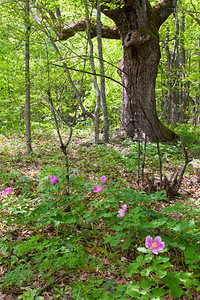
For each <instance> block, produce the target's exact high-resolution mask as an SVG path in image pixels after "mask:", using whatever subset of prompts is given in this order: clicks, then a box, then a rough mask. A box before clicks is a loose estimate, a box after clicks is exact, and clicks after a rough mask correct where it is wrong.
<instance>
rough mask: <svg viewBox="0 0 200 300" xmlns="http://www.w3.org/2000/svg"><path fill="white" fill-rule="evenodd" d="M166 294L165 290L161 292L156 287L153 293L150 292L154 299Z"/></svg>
mask: <svg viewBox="0 0 200 300" xmlns="http://www.w3.org/2000/svg"><path fill="white" fill-rule="evenodd" d="M166 294H167V292H166V291H165V290H163V289H161V288H158V287H156V288H154V289H153V291H152V295H153V296H154V297H161V296H164V295H166Z"/></svg>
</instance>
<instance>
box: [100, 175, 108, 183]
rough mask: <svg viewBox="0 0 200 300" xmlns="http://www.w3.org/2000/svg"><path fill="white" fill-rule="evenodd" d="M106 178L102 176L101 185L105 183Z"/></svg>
mask: <svg viewBox="0 0 200 300" xmlns="http://www.w3.org/2000/svg"><path fill="white" fill-rule="evenodd" d="M106 181H107V177H106V176H105V175H104V176H102V177H101V183H106Z"/></svg>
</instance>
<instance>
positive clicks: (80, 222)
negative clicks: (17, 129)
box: [0, 130, 200, 300]
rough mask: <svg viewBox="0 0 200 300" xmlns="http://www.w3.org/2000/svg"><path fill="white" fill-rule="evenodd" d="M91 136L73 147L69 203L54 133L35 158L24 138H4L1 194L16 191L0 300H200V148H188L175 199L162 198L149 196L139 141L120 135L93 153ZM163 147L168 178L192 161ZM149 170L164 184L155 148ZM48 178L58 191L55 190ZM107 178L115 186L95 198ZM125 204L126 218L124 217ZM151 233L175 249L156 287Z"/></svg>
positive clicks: (3, 241)
mask: <svg viewBox="0 0 200 300" xmlns="http://www.w3.org/2000/svg"><path fill="white" fill-rule="evenodd" d="M91 134H92V132H89V133H88V132H87V133H86V132H85V131H83V130H82V131H81V130H79V131H77V132H76V134H75V135H74V136H73V137H72V141H71V143H70V145H69V148H68V156H69V166H70V195H67V193H66V176H65V172H66V170H65V162H64V159H63V155H62V152H61V150H60V147H59V143H58V139H57V137H56V134H55V133H53V132H51V133H47V132H46V133H44V132H37V133H34V134H33V145H32V146H33V153H31V154H27V153H26V148H25V137H24V136H23V135H20V134H15V135H14V134H4V135H3V134H2V135H0V172H1V173H0V193H2V192H3V191H4V190H5V189H6V188H8V187H9V188H12V193H11V194H8V195H6V196H3V195H2V196H0V253H1V258H0V259H1V260H0V262H1V267H0V300H1V299H2V300H3V299H5V300H12V299H29V300H31V299H38V300H40V299H91V300H92V299H105V300H106V299H144V300H146V299H168V300H171V299H183V300H184V299H200V283H199V278H198V276H199V274H200V266H199V263H200V249H199V245H200V244H199V233H200V232H199V222H200V220H199V206H200V183H199V179H200V178H198V174H197V171H196V170H198V169H199V168H200V146H199V145H198V144H197V145H195V147H193V148H191V149H190V148H189V149H188V153H189V155H191V158H192V161H191V162H190V163H189V164H188V166H187V168H186V172H185V174H184V178H183V182H182V185H181V187H180V190H179V194H178V195H177V196H176V197H174V199H170V200H169V199H168V198H167V197H166V196H165V193H164V192H159V191H156V190H154V192H153V193H151V194H149V195H147V194H146V193H145V192H142V191H141V189H142V188H141V183H139V184H138V182H137V173H138V144H137V142H132V141H130V140H120V139H119V138H117V137H113V138H112V139H111V140H110V142H109V143H108V144H100V145H94V144H93V143H92V142H91ZM66 139H67V137H66ZM141 147H143V145H141ZM160 149H161V156H162V164H163V173H164V174H166V175H167V176H168V178H169V177H170V176H171V174H172V173H173V170H174V168H175V167H177V169H178V170H181V168H182V166H183V164H184V154H183V151H182V149H181V147H178V146H174V145H164V144H163V145H160ZM128 150H129V153H130V154H128V153H127V151H128ZM140 152H141V162H140V165H141V164H142V154H143V152H142V148H141V151H140ZM144 171H145V174H147V173H148V176H150V177H149V178H150V179H152V178H153V177H154V178H155V182H156V180H159V159H158V155H157V147H156V145H154V144H148V145H147V150H146V161H145V167H144ZM50 175H55V176H57V177H58V179H59V180H58V184H55V185H51V184H50V183H49V176H50ZM101 176H106V177H107V182H106V183H105V184H104V185H103V191H102V192H100V193H94V186H98V185H101V181H100V178H101ZM138 188H139V190H140V191H139V190H138ZM155 188H156V186H155ZM144 189H145V187H144ZM123 204H127V205H128V211H127V213H126V215H125V217H124V218H117V212H118V210H119V209H120V208H121V206H122V205H123ZM119 219H120V220H119ZM133 219H134V220H133ZM148 224H149V225H148ZM148 234H150V235H152V236H156V235H159V236H161V237H162V239H163V240H164V241H165V244H166V245H167V249H166V251H165V252H163V253H162V254H164V256H163V257H164V258H163V261H164V259H165V258H166V265H165V266H164V263H163V262H162V263H163V264H162V266H161V265H160V264H159V263H157V267H158V269H159V268H160V271H162V272H163V274H165V275H166V276H163V275H160V277H159V276H158V277H159V278H158V279H157V281H156V279H155V274H157V273H156V272H155V271H154V269H152V275H149V274H150V272H151V270H150V269H148V268H149V266H150V265H151V262H150V261H151V260H153V259H154V256H153V255H152V254H151V253H149V252H147V253H146V252H145V249H144V248H145V237H146V236H147V235H148ZM187 243H188V244H187ZM146 250H147V249H146ZM148 251H150V250H148ZM147 255H149V260H147V261H146V263H143V265H141V266H139V265H138V267H137V268H136V267H135V266H133V264H132V263H133V262H135V261H136V260H138V261H140V259H141V261H143V260H145V257H147ZM193 255H194V256H193ZM137 257H139V258H137ZM198 266H199V267H198ZM134 268H135V269H134ZM145 270H147V271H148V270H149V271H148V272H147V271H145ZM145 272H147V273H145ZM172 274H173V276H174V280H175V282H177V285H176V284H175V286H173V284H172V282H173V278H172V279H171V277H170V276H172ZM165 277H166V278H167V279H166V280H165ZM155 282H157V283H155ZM134 283H135V285H134ZM130 286H131V287H133V288H132V289H130V288H129V287H130Z"/></svg>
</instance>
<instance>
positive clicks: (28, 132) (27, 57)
mask: <svg viewBox="0 0 200 300" xmlns="http://www.w3.org/2000/svg"><path fill="white" fill-rule="evenodd" d="M24 10H25V27H26V41H25V83H26V103H25V110H26V114H25V124H26V149H27V152H31V151H32V147H31V122H30V115H31V113H30V65H29V62H30V43H29V36H30V30H31V28H30V19H29V11H30V6H29V0H26V1H25V7H24Z"/></svg>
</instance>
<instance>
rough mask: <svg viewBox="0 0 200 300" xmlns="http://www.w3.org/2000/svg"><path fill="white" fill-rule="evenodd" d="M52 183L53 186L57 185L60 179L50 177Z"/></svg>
mask: <svg viewBox="0 0 200 300" xmlns="http://www.w3.org/2000/svg"><path fill="white" fill-rule="evenodd" d="M50 182H51V183H52V184H55V183H57V182H58V177H57V176H50Z"/></svg>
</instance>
